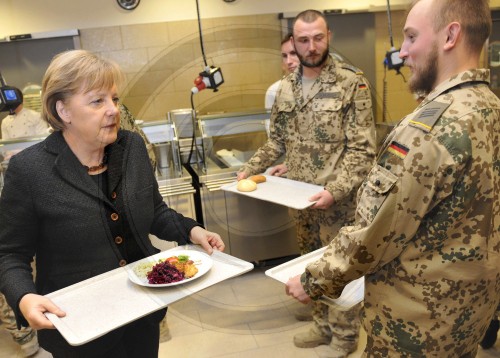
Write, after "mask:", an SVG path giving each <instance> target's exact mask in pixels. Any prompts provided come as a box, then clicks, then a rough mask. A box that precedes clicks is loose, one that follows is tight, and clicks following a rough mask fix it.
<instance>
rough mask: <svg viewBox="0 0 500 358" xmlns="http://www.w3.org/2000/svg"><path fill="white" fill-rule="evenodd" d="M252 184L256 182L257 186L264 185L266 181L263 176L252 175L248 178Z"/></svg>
mask: <svg viewBox="0 0 500 358" xmlns="http://www.w3.org/2000/svg"><path fill="white" fill-rule="evenodd" d="M248 179H250V180H252V181H254V182H256V183H257V184H259V183H264V182H265V181H266V177H265V176H263V175H252V176H251V177H250V178H248Z"/></svg>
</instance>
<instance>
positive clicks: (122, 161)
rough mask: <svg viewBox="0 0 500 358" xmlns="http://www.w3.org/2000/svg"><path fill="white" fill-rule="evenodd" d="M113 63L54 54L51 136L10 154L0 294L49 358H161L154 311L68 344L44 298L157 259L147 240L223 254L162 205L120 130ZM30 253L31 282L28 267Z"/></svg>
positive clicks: (212, 237) (46, 90)
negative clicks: (86, 340) (35, 334)
mask: <svg viewBox="0 0 500 358" xmlns="http://www.w3.org/2000/svg"><path fill="white" fill-rule="evenodd" d="M121 78H122V74H121V71H120V69H119V68H118V66H117V65H116V64H114V63H112V62H110V61H108V60H105V59H103V58H100V57H98V56H96V55H94V54H92V53H90V52H87V51H83V50H72V51H67V52H64V53H62V54H59V55H57V56H56V57H54V59H53V60H52V62H51V64H50V65H49V67H48V69H47V72H46V73H45V76H44V79H43V84H42V102H43V118H44V119H45V120H46V121H47V122H48V124H50V126H51V127H52V128H54V133H52V134H51V135H49V136H48V137H47V139H45V140H44V141H43V142H41V143H39V144H36V145H33V146H31V147H29V148H27V149H25V150H23V151H22V152H20V153H19V154H17V155H15V156H13V157H12V158H11V160H10V163H9V169H8V171H7V173H6V176H5V186H4V188H3V191H2V196H1V198H0V290H1V291H2V292H3V293H4V294H5V296H6V298H7V301H8V303H9V305H10V306H11V307H13V309H14V311H15V313H16V318H17V322H18V325H19V326H21V325H23V326H26V325H28V324H29V325H30V326H31V327H33V328H35V329H38V330H40V331H39V332H38V335H39V341H40V345H41V346H42V347H43V348H44V349H45V350H47V351H49V352H51V353H52V355H53V356H54V357H56V358H57V357H106V358H109V357H120V358H123V357H139V356H140V357H157V355H158V346H159V322H160V321H161V320H162V318H163V317H164V316H165V312H166V310H160V311H157V312H155V313H153V314H150V315H148V316H146V317H144V318H141V319H139V320H137V321H135V322H132V323H130V324H128V325H126V326H124V327H120V328H118V329H116V330H114V331H112V332H110V333H108V334H106V335H105V336H103V337H101V338H98V339H96V340H94V341H92V342H90V343H87V344H84V345H81V346H78V347H72V346H70V345H69V344H68V343H67V342H66V341H65V340H64V338H63V337H62V336H61V335H60V334H59V332H58V331H56V330H55V329H53V328H54V326H53V324H52V323H51V322H50V321H49V320H48V319H47V318H46V317H45V315H44V313H46V312H50V313H53V314H55V315H57V316H59V317H63V316H65V315H66V313H67V314H68V315H69V314H71V312H63V311H62V310H61V309H60V308H58V307H57V306H56V305H55V304H54V303H52V302H51V301H50V300H49V299H48V298H46V297H44V296H42V295H45V294H48V293H50V292H53V291H56V290H59V289H62V288H64V287H67V286H69V285H72V284H74V283H77V282H80V281H83V280H85V279H88V278H91V277H93V276H96V275H99V274H101V273H104V272H107V271H110V270H113V269H115V268H117V267H120V266H124V265H126V264H128V263H130V262H134V261H137V260H139V259H142V258H144V257H147V256H150V255H153V254H155V253H156V252H157V251H158V250H157V249H155V248H154V247H153V246H152V244H151V242H150V240H149V237H148V234H150V233H151V234H154V235H156V236H157V237H159V238H160V239H162V240H168V241H176V242H178V243H179V244H181V245H182V244H186V243H188V242H191V243H194V244H200V245H201V246H202V247H203V248H204V249H205V250H206V251H207V252H208V253H211V252H212V250H220V251H222V250H224V243H223V242H222V240H221V238H220V236H219V235H217V234H215V233H212V232H209V231H206V230H205V229H203V228H202V227H201V226H200V225H199V224H198V223H197V222H195V221H194V220H192V219H189V218H185V217H183V216H182V215H181V214H179V213H177V212H175V211H174V210H172V209H170V208H168V207H167V205H166V204H165V202H164V201H163V199H162V197H161V195H160V193H159V191H158V184H157V181H156V179H155V177H154V174H153V170H152V169H151V163H150V161H149V159H148V155H147V151H146V147H145V145H144V141H143V140H142V138H141V137H140V136H139V135H138V134H135V133H132V132H128V131H124V130H119V127H120V116H119V107H118V103H119V100H118V94H117V91H118V86H119V85H120V83H121ZM35 255H36V284H35V283H34V282H33V276H32V272H31V266H30V263H31V262H32V260H33V258H34V256H35Z"/></svg>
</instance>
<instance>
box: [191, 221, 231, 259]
mask: <svg viewBox="0 0 500 358" xmlns="http://www.w3.org/2000/svg"><path fill="white" fill-rule="evenodd" d="M189 239H190V240H191V242H192V243H193V244H198V245H200V246H201V247H203V249H204V250H205V251H206V252H207V253H208V254H210V255H211V254H212V252H213V250H217V251H224V248H225V247H226V245H224V242H223V241H222V239H221V237H220V235H219V234H216V233H215V232H210V231H207V230H205V229H204V228H202V227H201V226H195V227H194V228H192V229H191V232H190V233H189Z"/></svg>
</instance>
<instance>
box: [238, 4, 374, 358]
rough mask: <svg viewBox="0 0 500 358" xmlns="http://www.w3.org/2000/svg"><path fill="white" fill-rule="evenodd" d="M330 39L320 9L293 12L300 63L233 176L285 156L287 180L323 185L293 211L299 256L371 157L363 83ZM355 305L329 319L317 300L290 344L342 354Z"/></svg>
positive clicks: (322, 237) (330, 220)
mask: <svg viewBox="0 0 500 358" xmlns="http://www.w3.org/2000/svg"><path fill="white" fill-rule="evenodd" d="M329 40H330V31H329V30H328V25H327V22H326V19H325V18H324V16H323V15H322V14H321V13H320V12H317V11H314V10H308V11H305V12H302V13H301V14H299V15H298V16H297V18H296V20H295V23H294V27H293V41H294V45H295V49H296V51H297V55H298V56H299V59H300V60H301V66H299V67H298V68H297V69H296V70H295V71H294V72H293V73H291V74H290V75H288V76H287V77H285V78H284V79H283V80H282V82H281V85H280V87H279V89H278V92H277V96H276V100H275V102H274V106H273V108H272V112H271V127H270V137H269V140H268V141H267V143H266V144H265V145H264V146H262V147H261V148H260V149H259V150H258V151H257V152H256V153H255V155H254V156H253V157H252V158H251V159H250V160H249V161H248V162H247V163H246V164H245V165H244V166H243V167H242V168H241V169H240V173H239V174H238V179H242V178H245V177H247V176H249V175H252V174H257V173H261V172H263V171H264V170H265V169H266V168H268V167H269V166H271V165H272V164H273V163H274V162H275V161H276V160H277V159H278V158H280V156H281V155H282V154H285V155H286V157H285V162H286V165H287V168H288V173H287V176H288V178H289V179H293V180H298V181H301V182H306V183H312V184H317V185H321V186H323V187H324V188H325V189H324V190H323V191H322V192H320V193H319V194H317V195H315V196H313V197H311V198H310V199H311V200H312V201H316V203H315V204H314V205H313V206H312V207H311V208H310V209H305V210H300V211H295V212H294V218H295V221H296V225H297V239H298V243H299V247H300V251H301V254H306V253H308V252H311V251H313V250H316V249H319V248H321V247H323V246H325V245H327V244H328V243H329V242H330V241H331V239H332V238H333V237H334V234H335V233H336V232H337V231H338V230H339V229H340V228H341V227H342V226H343V225H345V224H347V223H351V222H352V221H353V220H354V211H355V193H356V190H357V188H358V187H359V185H360V184H361V182H362V180H363V178H364V177H365V176H366V175H367V173H368V170H369V168H370V167H371V165H372V164H373V161H374V158H375V146H376V144H375V143H376V141H375V124H374V121H373V113H372V102H371V96H370V91H369V88H368V84H367V81H366V79H365V78H364V76H363V75H362V73H361V72H360V71H359V70H357V69H355V68H354V67H352V66H349V65H347V64H344V63H340V62H337V61H336V60H334V59H333V57H331V56H330V55H329V54H328V43H329ZM308 41H310V43H309V44H307V42H308ZM304 83H305V85H304ZM271 174H273V172H272V171H271ZM359 310H360V305H358V306H356V307H354V308H353V309H352V310H350V311H347V312H340V311H336V310H331V312H330V314H331V315H330V317H328V316H329V312H328V306H326V305H325V304H322V303H316V304H315V307H314V309H313V319H314V324H313V328H312V329H311V330H310V331H309V332H305V333H300V334H298V335H296V336H295V337H294V343H295V345H296V346H298V347H303V348H311V347H315V346H318V345H320V344H330V346H331V347H332V349H333V350H334V351H335V352H336V353H335V354H336V356H338V357H345V356H346V355H347V354H348V352H351V351H353V350H355V348H356V345H357V340H358V333H359V327H360V323H359V317H358V316H359Z"/></svg>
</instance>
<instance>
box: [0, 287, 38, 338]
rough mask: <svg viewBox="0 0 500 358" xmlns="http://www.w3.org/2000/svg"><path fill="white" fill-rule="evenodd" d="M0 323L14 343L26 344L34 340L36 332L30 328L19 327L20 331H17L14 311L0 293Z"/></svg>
mask: <svg viewBox="0 0 500 358" xmlns="http://www.w3.org/2000/svg"><path fill="white" fill-rule="evenodd" d="M0 321H2V327H4V328H5V329H6V330H7V331H8V332H9V333H10V335H11V336H12V338H13V339H14V341H16V342H17V343H18V344H20V345H23V344H26V343H28V342H30V341H32V340H33V339H35V338H36V331H35V330H33V329H31V328H30V327H21V329H17V324H16V317H15V315H14V311H12V308H10V306H9V305H8V304H7V300H6V299H5V297H4V295H2V294H1V293H0Z"/></svg>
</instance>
